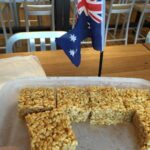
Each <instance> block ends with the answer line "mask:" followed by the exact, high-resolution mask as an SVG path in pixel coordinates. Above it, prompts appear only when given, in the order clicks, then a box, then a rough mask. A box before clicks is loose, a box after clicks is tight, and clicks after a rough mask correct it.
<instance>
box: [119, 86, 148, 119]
mask: <svg viewBox="0 0 150 150" xmlns="http://www.w3.org/2000/svg"><path fill="white" fill-rule="evenodd" d="M120 96H121V97H122V99H123V102H124V105H125V107H126V109H127V111H128V112H129V114H130V115H129V116H130V119H129V120H130V121H132V118H133V116H134V114H135V112H136V110H139V109H143V107H147V105H148V103H150V91H149V90H146V89H134V88H130V89H121V90H120ZM145 104H146V105H145Z"/></svg>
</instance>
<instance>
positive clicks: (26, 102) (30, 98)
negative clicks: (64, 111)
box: [18, 88, 56, 116]
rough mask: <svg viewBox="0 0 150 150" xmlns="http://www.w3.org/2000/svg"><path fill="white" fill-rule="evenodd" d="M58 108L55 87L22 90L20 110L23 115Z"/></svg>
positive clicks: (19, 103)
mask: <svg viewBox="0 0 150 150" xmlns="http://www.w3.org/2000/svg"><path fill="white" fill-rule="evenodd" d="M53 108H56V93H55V90H54V89H53V88H25V89H22V90H21V91H20V95H19V100H18V111H19V114H20V115H21V116H25V115H27V114H28V113H34V112H41V111H46V110H52V109H53Z"/></svg>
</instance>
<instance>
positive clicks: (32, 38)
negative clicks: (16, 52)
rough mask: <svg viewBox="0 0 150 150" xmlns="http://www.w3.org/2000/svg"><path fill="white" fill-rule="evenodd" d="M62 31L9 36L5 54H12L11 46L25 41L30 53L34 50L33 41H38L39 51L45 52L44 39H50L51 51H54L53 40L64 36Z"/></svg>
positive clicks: (23, 33)
mask: <svg viewBox="0 0 150 150" xmlns="http://www.w3.org/2000/svg"><path fill="white" fill-rule="evenodd" d="M65 33H66V32H64V31H45V32H22V33H16V34H14V35H13V36H11V37H10V38H9V39H8V41H7V46H6V53H12V52H13V46H14V44H15V43H16V42H17V41H20V40H27V41H28V42H29V43H28V44H29V46H30V51H35V50H36V45H35V40H36V39H40V47H41V50H46V39H50V47H51V50H56V43H55V39H56V38H58V37H60V36H62V35H64V34H65Z"/></svg>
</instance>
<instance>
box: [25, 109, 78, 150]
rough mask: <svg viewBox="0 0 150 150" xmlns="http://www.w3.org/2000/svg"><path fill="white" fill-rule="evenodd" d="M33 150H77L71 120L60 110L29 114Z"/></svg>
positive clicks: (28, 123) (27, 117)
mask: <svg viewBox="0 0 150 150" xmlns="http://www.w3.org/2000/svg"><path fill="white" fill-rule="evenodd" d="M25 119H26V124H27V127H28V131H29V134H30V139H31V150H75V149H76V146H77V144H78V143H77V141H76V138H75V135H74V133H73V131H72V128H71V122H70V118H69V117H68V116H66V114H64V113H63V112H62V111H60V110H57V109H55V110H52V111H46V112H40V113H33V114H28V115H27V116H26V117H25Z"/></svg>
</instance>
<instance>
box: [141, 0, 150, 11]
mask: <svg viewBox="0 0 150 150" xmlns="http://www.w3.org/2000/svg"><path fill="white" fill-rule="evenodd" d="M143 11H144V13H150V0H146V1H145V5H144V8H143Z"/></svg>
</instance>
